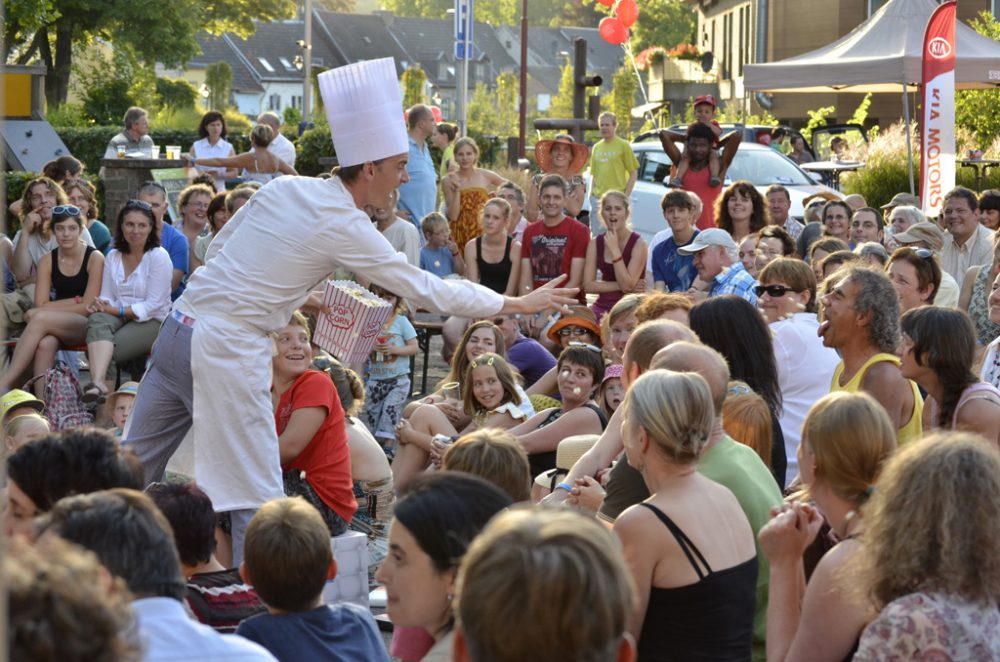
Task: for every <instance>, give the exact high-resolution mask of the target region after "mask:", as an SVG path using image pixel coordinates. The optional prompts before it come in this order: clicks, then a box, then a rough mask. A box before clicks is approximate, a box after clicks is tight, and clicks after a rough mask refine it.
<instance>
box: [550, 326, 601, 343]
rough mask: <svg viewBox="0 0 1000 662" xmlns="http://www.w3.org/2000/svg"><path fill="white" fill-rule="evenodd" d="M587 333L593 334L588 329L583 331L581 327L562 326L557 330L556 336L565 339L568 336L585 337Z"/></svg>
mask: <svg viewBox="0 0 1000 662" xmlns="http://www.w3.org/2000/svg"><path fill="white" fill-rule="evenodd" d="M588 333H593V332H592V331H591V330H590V329H585V328H583V327H582V326H564V327H563V328H561V329H559V331H558V335H559V336H561V337H563V338H565V337H567V336H569V335H574V336H585V335H587V334H588ZM581 344H582V343H581Z"/></svg>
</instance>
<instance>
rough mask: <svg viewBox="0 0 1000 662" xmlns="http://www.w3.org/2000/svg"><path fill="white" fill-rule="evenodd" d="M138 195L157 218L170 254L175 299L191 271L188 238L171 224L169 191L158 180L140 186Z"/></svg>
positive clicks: (157, 225)
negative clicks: (168, 213) (168, 201)
mask: <svg viewBox="0 0 1000 662" xmlns="http://www.w3.org/2000/svg"><path fill="white" fill-rule="evenodd" d="M137 196H138V198H139V200H140V201H141V202H145V203H146V204H147V205H149V207H150V211H152V212H153V216H154V217H155V218H156V232H157V233H158V234H159V236H160V246H163V248H164V250H166V251H167V253H169V254H170V264H171V265H172V266H173V268H174V270H173V275H172V276H171V278H170V300H171V301H174V300H176V299H177V297H179V296H180V295H181V293H182V292H184V285H185V283H184V279H185V277H186V276H187V274H188V273H189V268H190V264H191V251H190V249H189V248H188V243H187V239H185V238H184V235H183V234H181V232H180V230H178V229H176V228H175V227H174V226H173V225H171V224H170V221H169V217H168V216H167V191H166V189H164V188H163V185H162V184H160V183H158V182H153V181H149V182H146V183H145V184H143V185H142V186H140V187H139V191H138V193H137ZM165 221H166V222H165Z"/></svg>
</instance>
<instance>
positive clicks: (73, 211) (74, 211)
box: [52, 205, 80, 216]
mask: <svg viewBox="0 0 1000 662" xmlns="http://www.w3.org/2000/svg"><path fill="white" fill-rule="evenodd" d="M52 213H53V214H68V215H69V216H79V215H80V208H79V207H74V206H73V205H58V206H56V207H53V208H52Z"/></svg>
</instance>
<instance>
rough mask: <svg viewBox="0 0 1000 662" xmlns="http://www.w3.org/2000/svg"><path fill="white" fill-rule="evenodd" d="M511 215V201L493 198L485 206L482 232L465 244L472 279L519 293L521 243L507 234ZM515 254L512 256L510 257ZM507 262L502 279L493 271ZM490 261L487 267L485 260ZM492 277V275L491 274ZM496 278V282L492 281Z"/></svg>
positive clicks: (501, 291)
mask: <svg viewBox="0 0 1000 662" xmlns="http://www.w3.org/2000/svg"><path fill="white" fill-rule="evenodd" d="M509 216H510V203H508V202H507V201H506V200H504V199H503V198H493V199H492V200H490V201H489V202H487V203H486V205H485V206H484V207H483V211H482V214H481V218H480V224H481V226H482V228H483V234H482V235H481V236H479V237H477V238H475V239H470V240H469V241H468V242H466V244H465V264H466V269H467V272H466V277H467V278H468V279H469V280H471V281H472V282H473V283H480V284H481V285H485V286H486V287H489V288H490V289H492V290H494V291H496V292H497V293H499V294H504V295H506V296H516V295H517V282H518V278H519V277H520V272H521V259H520V257H519V256H520V255H521V243H520V242H518V241H514V240H513V239H511V238H510V237H509V236H508V234H507V221H508V218H509ZM511 256H513V258H512V257H511ZM504 261H506V262H508V263H509V264H508V273H507V279H506V281H505V282H503V283H502V287H501V282H500V281H501V279H500V278H498V277H496V276H495V275H494V274H493V273H489V274H488V273H486V271H489V272H493V271H495V270H496V269H494V268H491V267H493V266H494V265H495V266H496V267H499V266H500V263H501V262H504ZM484 262H485V263H486V265H489V266H487V267H486V269H484V268H483V267H484V265H483V263H484ZM491 277H492V278H491ZM492 280H495V282H489V281H492Z"/></svg>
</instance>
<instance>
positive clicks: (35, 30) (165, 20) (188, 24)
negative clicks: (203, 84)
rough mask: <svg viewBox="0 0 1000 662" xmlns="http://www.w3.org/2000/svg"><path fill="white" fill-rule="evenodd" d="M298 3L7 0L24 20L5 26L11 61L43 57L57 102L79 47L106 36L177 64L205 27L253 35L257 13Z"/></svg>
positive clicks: (286, 13) (269, 14)
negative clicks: (30, 12) (25, 7)
mask: <svg viewBox="0 0 1000 662" xmlns="http://www.w3.org/2000/svg"><path fill="white" fill-rule="evenodd" d="M22 4H27V5H29V6H30V7H31V9H32V10H36V11H39V14H38V16H35V17H27V16H26V13H27V12H24V11H22V10H21V8H20V5H22ZM296 5H297V3H296V2H295V0H216V1H213V2H210V3H208V2H200V1H199V0H175V1H173V2H163V1H162V0H128V2H123V1H118V2H109V1H104V2H94V1H92V0H24V2H23V3H22V1H20V0H19V1H18V2H14V3H5V7H7V6H15V7H18V9H17V10H16V11H15V12H14V15H15V22H16V24H10V23H9V22H8V23H5V25H4V34H5V37H7V38H8V41H6V43H5V44H4V46H3V49H4V60H5V61H9V60H10V59H11V58H13V59H14V60H15V61H17V62H28V61H30V60H31V59H32V58H34V57H35V56H36V55H38V56H40V57H41V59H42V61H43V63H44V64H45V66H46V67H47V68H48V73H47V75H46V77H45V97H46V99H47V100H48V102H49V105H50V106H56V105H59V104H60V103H63V102H64V101H65V100H66V96H67V93H68V90H69V78H70V72H71V71H72V66H73V51H74V48H79V47H80V46H82V45H87V44H89V43H91V42H93V41H94V40H96V39H100V40H102V41H103V42H105V43H110V44H114V45H115V48H116V50H121V51H123V52H127V53H129V54H130V56H132V57H134V58H135V59H136V60H137V61H139V62H142V63H143V64H144V65H146V67H147V68H149V69H152V68H153V65H154V64H156V63H158V62H159V63H162V64H164V65H166V66H167V67H174V66H179V65H181V64H182V63H183V62H185V61H186V60H188V59H189V58H191V57H193V56H194V55H196V54H197V53H198V52H199V50H200V49H199V47H198V42H197V41H196V40H195V35H196V34H197V33H198V32H199V31H201V30H208V31H209V32H211V33H212V34H222V33H224V32H234V33H236V34H238V35H239V36H241V37H246V36H248V35H250V34H253V31H254V29H255V27H254V20H255V19H256V20H261V21H265V22H269V21H274V20H277V19H282V18H289V17H291V16H293V15H294V13H295V8H296Z"/></svg>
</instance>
